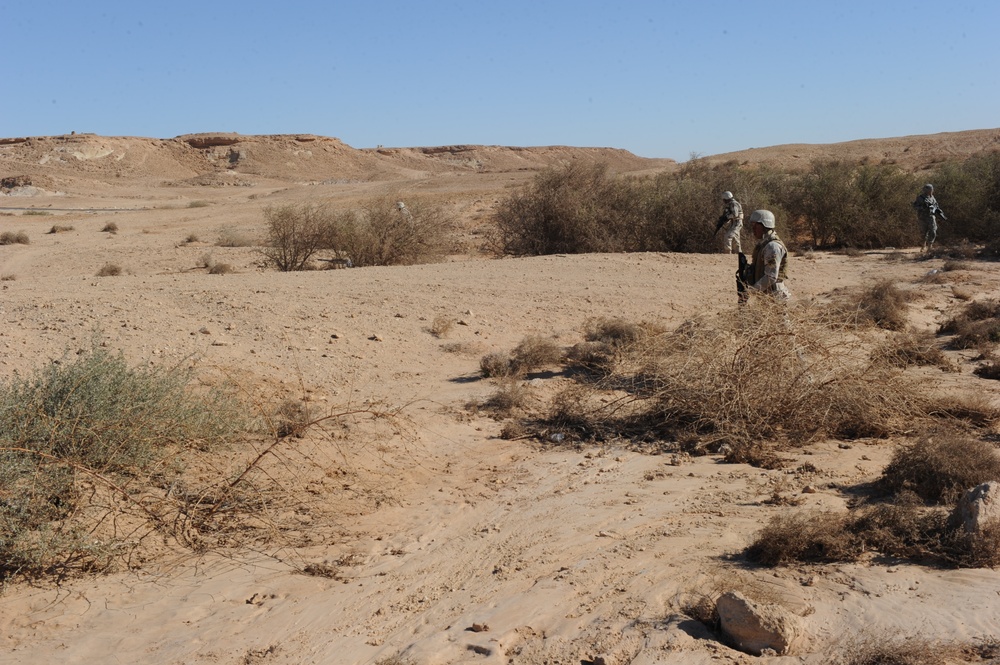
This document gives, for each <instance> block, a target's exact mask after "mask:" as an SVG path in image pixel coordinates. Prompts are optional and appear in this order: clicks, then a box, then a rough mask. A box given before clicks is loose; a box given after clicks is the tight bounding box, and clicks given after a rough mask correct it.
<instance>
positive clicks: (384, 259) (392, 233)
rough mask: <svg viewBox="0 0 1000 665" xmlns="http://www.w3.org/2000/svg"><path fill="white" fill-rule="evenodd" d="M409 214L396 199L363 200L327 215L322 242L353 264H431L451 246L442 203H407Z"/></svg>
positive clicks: (450, 226) (446, 213)
mask: <svg viewBox="0 0 1000 665" xmlns="http://www.w3.org/2000/svg"><path fill="white" fill-rule="evenodd" d="M407 211H408V212H407V214H405V215H404V214H402V213H401V212H400V210H399V209H397V207H396V199H395V197H389V196H387V197H381V198H375V199H370V200H368V201H365V202H364V203H363V204H362V205H361V206H360V207H358V208H356V209H353V210H346V211H341V212H338V213H335V214H332V215H330V216H329V218H328V220H327V223H326V225H325V227H324V229H323V239H322V246H323V248H325V249H330V250H333V251H335V252H336V253H337V255H338V256H340V257H344V258H349V259H350V260H351V263H352V264H353V266H354V267H362V266H391V265H414V264H419V263H432V262H434V261H438V260H440V259H442V258H444V257H445V256H446V255H447V254H448V253H449V252H450V251H451V250H452V244H451V241H450V240H449V232H450V230H451V229H452V227H453V226H454V223H453V221H452V218H451V216H450V215H449V214H448V212H447V211H446V209H445V208H444V207H443V206H440V205H437V204H434V203H430V202H427V201H423V200H420V199H417V200H414V201H411V202H410V203H408V204H407Z"/></svg>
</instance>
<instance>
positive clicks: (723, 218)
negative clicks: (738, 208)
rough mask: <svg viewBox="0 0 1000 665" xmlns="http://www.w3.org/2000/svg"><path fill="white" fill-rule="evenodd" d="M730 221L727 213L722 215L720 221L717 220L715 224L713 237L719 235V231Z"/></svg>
mask: <svg viewBox="0 0 1000 665" xmlns="http://www.w3.org/2000/svg"><path fill="white" fill-rule="evenodd" d="M728 219H729V218H728V217H727V216H726V213H722V214H721V215H719V219H718V220H716V222H715V233H714V234H713V235H718V234H719V229H721V228H722V227H723V225H725V223H726V221H727V220H728Z"/></svg>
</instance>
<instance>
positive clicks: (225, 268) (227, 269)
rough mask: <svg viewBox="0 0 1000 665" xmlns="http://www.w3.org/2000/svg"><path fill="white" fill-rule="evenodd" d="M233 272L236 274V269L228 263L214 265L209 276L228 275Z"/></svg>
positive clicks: (209, 270)
mask: <svg viewBox="0 0 1000 665" xmlns="http://www.w3.org/2000/svg"><path fill="white" fill-rule="evenodd" d="M233 272H236V269H235V268H233V266H231V265H229V264H228V263H213V264H212V265H211V266H209V268H208V274H209V275H228V274H229V273H233Z"/></svg>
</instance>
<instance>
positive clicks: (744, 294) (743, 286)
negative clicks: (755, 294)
mask: <svg viewBox="0 0 1000 665" xmlns="http://www.w3.org/2000/svg"><path fill="white" fill-rule="evenodd" d="M737 258H738V259H739V268H737V270H736V297H737V298H738V299H739V303H740V304H741V305H742V304H744V303H745V302H746V301H747V300H749V299H750V286H749V285H750V282H751V281H752V280H753V276H752V275H751V274H750V269H751V268H752V267H753V264H751V263H750V262H749V261H747V255H746V254H744V253H743V252H740V253H739V254H738V255H737Z"/></svg>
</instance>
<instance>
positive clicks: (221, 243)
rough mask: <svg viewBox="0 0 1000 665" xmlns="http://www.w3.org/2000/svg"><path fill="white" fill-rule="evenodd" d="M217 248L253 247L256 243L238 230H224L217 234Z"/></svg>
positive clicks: (248, 235)
mask: <svg viewBox="0 0 1000 665" xmlns="http://www.w3.org/2000/svg"><path fill="white" fill-rule="evenodd" d="M215 244H216V246H217V247H253V246H254V245H256V244H257V243H256V241H255V240H254V239H253V238H252V237H251V236H250V234H248V233H246V232H245V231H241V230H240V229H233V228H226V229H222V231H220V232H219V237H218V239H217V240H216V241H215Z"/></svg>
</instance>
